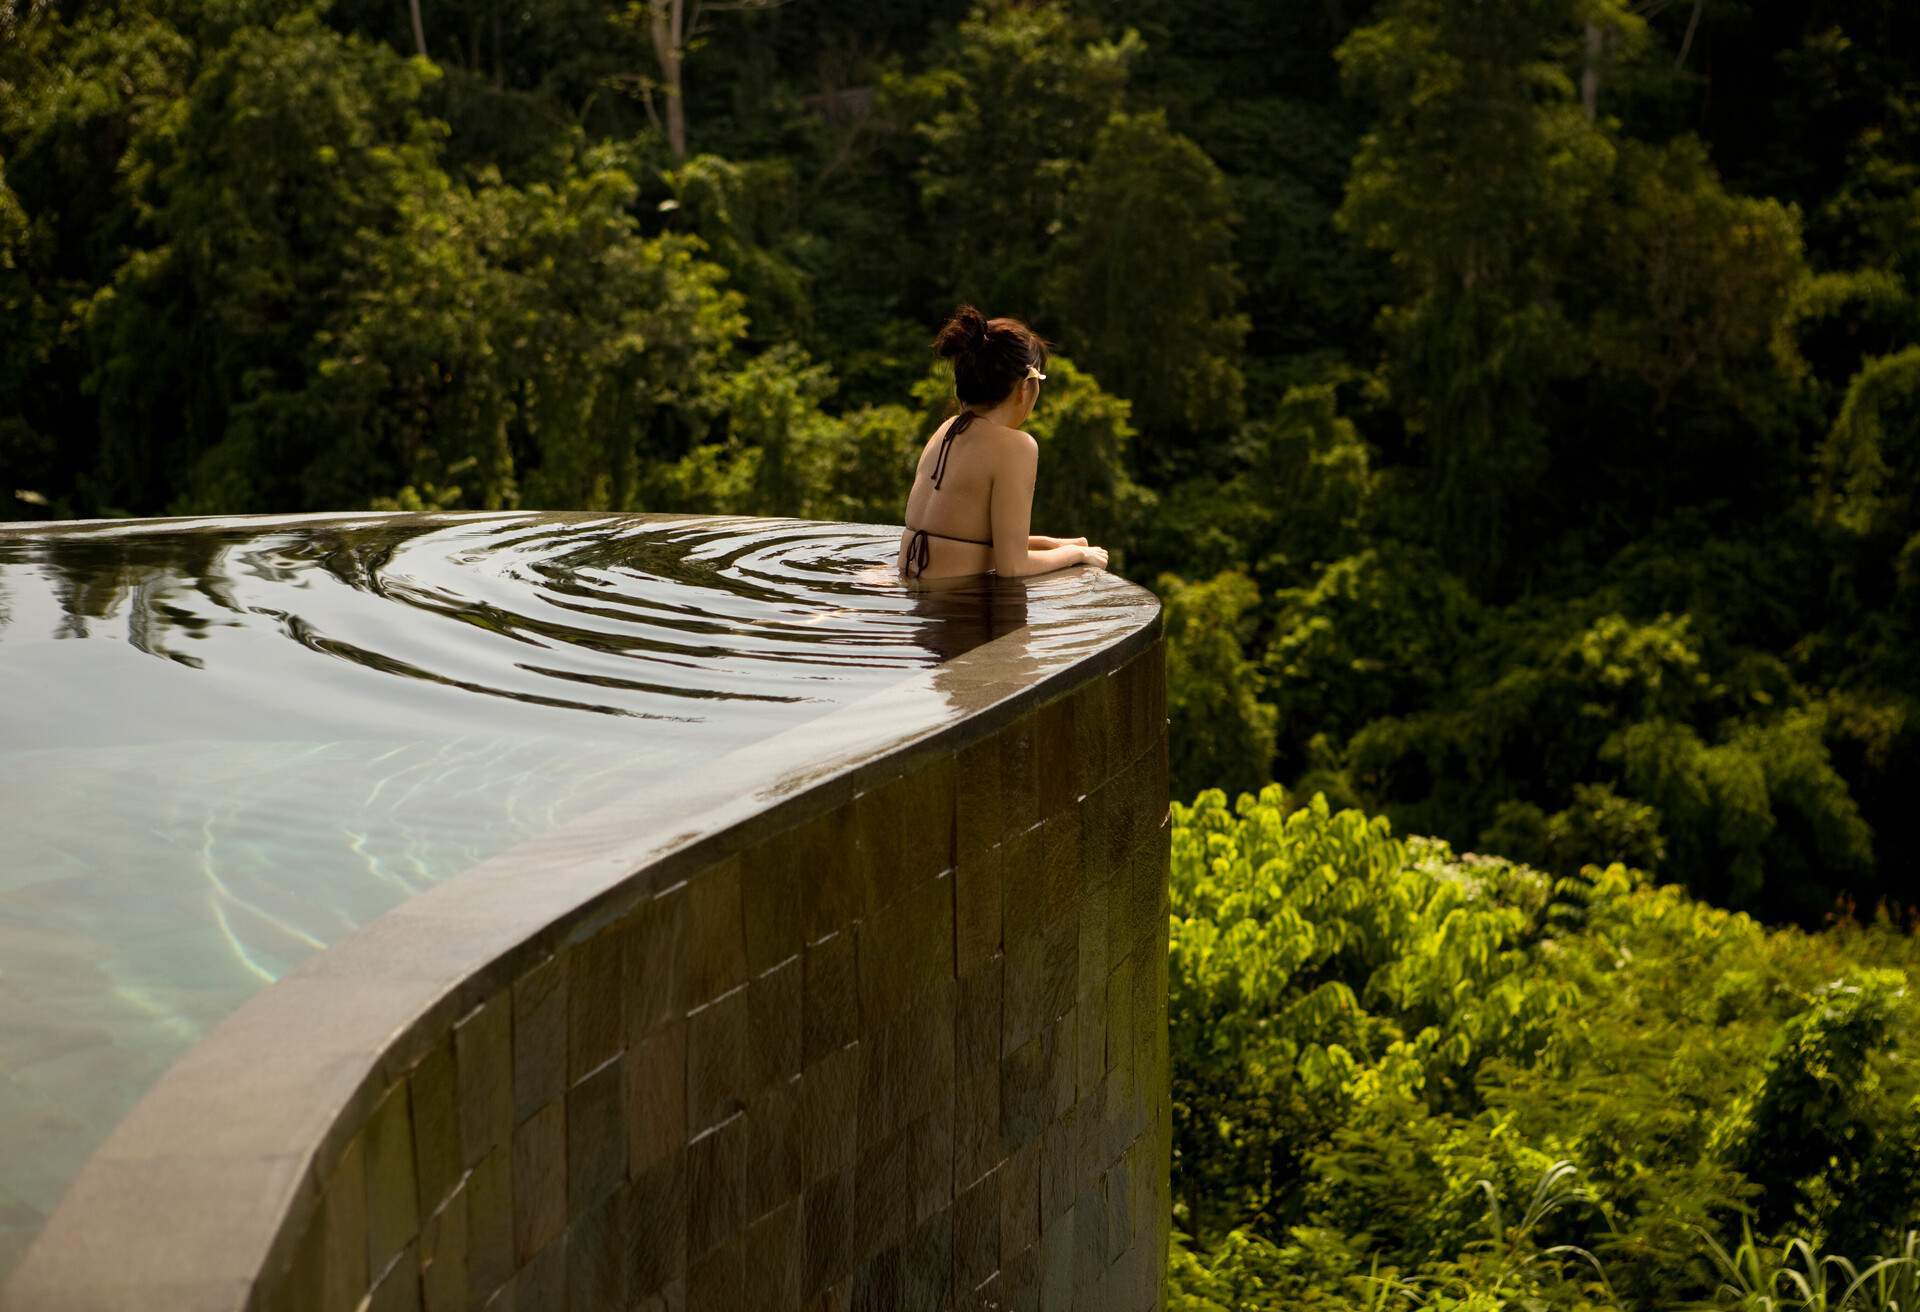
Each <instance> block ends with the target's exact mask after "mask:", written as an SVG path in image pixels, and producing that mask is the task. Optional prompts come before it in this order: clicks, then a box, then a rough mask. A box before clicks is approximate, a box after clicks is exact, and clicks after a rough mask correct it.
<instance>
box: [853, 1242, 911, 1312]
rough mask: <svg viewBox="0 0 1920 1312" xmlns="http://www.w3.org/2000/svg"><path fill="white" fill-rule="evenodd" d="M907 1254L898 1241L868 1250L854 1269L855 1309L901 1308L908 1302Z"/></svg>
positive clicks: (892, 1311)
mask: <svg viewBox="0 0 1920 1312" xmlns="http://www.w3.org/2000/svg"><path fill="white" fill-rule="evenodd" d="M905 1265H906V1257H905V1254H903V1253H902V1252H901V1251H900V1248H899V1246H898V1245H895V1246H893V1247H891V1248H883V1249H881V1250H880V1251H879V1252H876V1253H868V1254H867V1255H866V1256H865V1257H864V1258H862V1259H861V1261H860V1262H859V1264H858V1265H857V1266H855V1267H854V1271H853V1312H900V1310H901V1309H904V1307H905V1306H906V1299H905V1281H904V1278H903V1275H904V1273H903V1268H904V1267H905Z"/></svg>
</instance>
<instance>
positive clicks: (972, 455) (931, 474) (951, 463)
mask: <svg viewBox="0 0 1920 1312" xmlns="http://www.w3.org/2000/svg"><path fill="white" fill-rule="evenodd" d="M1023 443H1024V444H1027V445H1028V446H1030V447H1031V446H1032V444H1033V439H1032V438H1031V437H1029V436H1028V435H1027V434H1026V433H1023V432H1021V431H1020V430H1019V429H1017V428H1007V427H1005V426H1004V425H1001V424H996V423H994V422H993V421H992V420H989V419H984V418H982V417H981V416H979V415H978V414H974V413H973V412H971V411H963V412H962V413H960V414H958V415H955V416H954V417H953V418H952V419H949V420H947V422H946V423H944V424H942V425H940V427H939V428H937V429H935V430H934V433H933V436H931V437H929V438H928V439H927V442H926V445H925V446H924V447H922V448H921V451H920V462H919V466H918V468H917V470H916V472H915V474H914V479H913V488H912V490H911V491H910V492H908V494H907V513H906V517H905V523H906V527H905V528H904V529H903V530H902V531H901V538H900V552H901V555H900V561H901V565H902V567H903V570H904V567H905V565H906V561H907V556H908V553H909V552H915V551H917V548H918V546H919V542H918V541H916V539H919V541H924V542H925V544H926V556H927V560H926V566H925V568H924V569H918V568H916V569H915V570H913V571H912V572H913V573H914V575H915V577H926V578H941V577H945V576H947V575H953V574H982V573H985V572H986V571H987V570H989V569H992V568H993V493H994V486H995V483H996V482H998V483H1000V484H1003V485H1004V486H1005V487H1006V489H1007V493H1008V495H1012V494H1014V493H1015V492H1016V491H1017V490H1018V484H1019V482H1020V481H1021V480H1020V472H1021V471H1020V462H1019V461H1017V460H1016V459H1014V457H1015V456H1016V455H1017V454H1018V453H1019V450H1020V446H1021V444H1023ZM943 447H944V448H945V450H944V451H943V450H942V448H943ZM1030 491H1031V484H1029V494H1030ZM918 530H924V534H923V533H920V532H918ZM1026 545H1027V544H1026V540H1025V536H1024V534H1023V535H1022V539H1021V542H1020V547H1021V550H1023V551H1024V550H1025V549H1026Z"/></svg>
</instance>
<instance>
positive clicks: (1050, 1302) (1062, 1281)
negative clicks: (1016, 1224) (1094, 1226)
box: [1040, 1208, 1074, 1312]
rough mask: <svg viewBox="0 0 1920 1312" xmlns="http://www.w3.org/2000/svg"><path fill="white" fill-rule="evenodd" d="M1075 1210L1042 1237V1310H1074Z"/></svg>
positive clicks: (1068, 1210)
mask: <svg viewBox="0 0 1920 1312" xmlns="http://www.w3.org/2000/svg"><path fill="white" fill-rule="evenodd" d="M1073 1232H1074V1214H1073V1209H1072V1208H1068V1209H1067V1212H1066V1215H1065V1216H1064V1217H1063V1218H1062V1219H1061V1221H1060V1223H1059V1224H1058V1225H1056V1226H1054V1228H1053V1229H1051V1230H1049V1231H1047V1233H1046V1234H1045V1235H1043V1236H1042V1237H1041V1240H1040V1312H1073Z"/></svg>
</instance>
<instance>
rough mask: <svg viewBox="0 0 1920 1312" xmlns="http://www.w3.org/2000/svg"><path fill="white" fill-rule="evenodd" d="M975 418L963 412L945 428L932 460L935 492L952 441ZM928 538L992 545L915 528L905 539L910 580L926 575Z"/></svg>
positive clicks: (943, 474)
mask: <svg viewBox="0 0 1920 1312" xmlns="http://www.w3.org/2000/svg"><path fill="white" fill-rule="evenodd" d="M976 418H978V416H977V415H975V414H974V412H973V411H971V410H965V411H962V412H961V414H960V417H959V418H958V419H955V420H954V421H953V422H952V423H951V424H949V425H948V426H947V432H946V436H944V437H942V438H941V439H940V452H939V454H938V455H936V456H935V457H934V458H933V474H932V478H933V486H934V488H935V489H936V490H937V489H938V488H939V486H940V480H941V479H943V478H945V477H946V476H947V452H949V451H950V450H952V449H953V439H954V438H956V437H958V436H960V433H961V430H963V429H964V428H966V426H967V425H968V424H970V423H972V422H973V421H974V420H975V419H976ZM908 527H910V528H911V527H912V526H911V525H909V526H908ZM929 537H936V538H945V539H946V540H947V541H949V542H971V543H974V544H975V545H976V546H982V547H990V546H992V545H993V543H992V541H991V540H989V541H986V542H982V541H981V540H980V539H979V538H961V537H955V536H954V535H953V534H951V533H929V532H928V531H927V530H926V529H924V528H916V529H914V530H913V536H912V537H910V538H908V539H907V559H906V564H907V565H908V566H910V567H911V568H909V570H908V571H907V577H908V578H910V579H911V578H918V577H919V576H920V575H921V574H924V573H926V570H927V557H928V554H929V545H928V542H927V539H928V538H929Z"/></svg>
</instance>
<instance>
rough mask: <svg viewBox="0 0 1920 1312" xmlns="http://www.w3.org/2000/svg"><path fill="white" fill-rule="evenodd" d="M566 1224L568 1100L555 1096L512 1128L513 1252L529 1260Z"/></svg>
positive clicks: (521, 1263) (521, 1259)
mask: <svg viewBox="0 0 1920 1312" xmlns="http://www.w3.org/2000/svg"><path fill="white" fill-rule="evenodd" d="M566 1228H567V1104H566V1100H565V1099H564V1098H556V1099H554V1100H553V1101H552V1102H550V1103H548V1104H547V1105H546V1106H545V1107H542V1108H540V1110H538V1111H536V1112H535V1113H534V1114H533V1115H531V1116H529V1117H528V1118H527V1119H526V1120H524V1121H522V1122H520V1124H519V1125H518V1126H517V1127H516V1128H515V1129H514V1132H513V1258H514V1262H515V1264H516V1265H518V1266H525V1265H526V1264H527V1263H529V1262H531V1261H532V1260H533V1259H534V1257H535V1256H536V1255H537V1254H538V1253H539V1252H540V1251H541V1250H542V1249H544V1248H545V1247H547V1245H548V1244H550V1243H552V1242H553V1241H554V1240H555V1239H557V1238H559V1236H560V1234H561V1232H562V1231H564V1230H565V1229H566Z"/></svg>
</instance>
